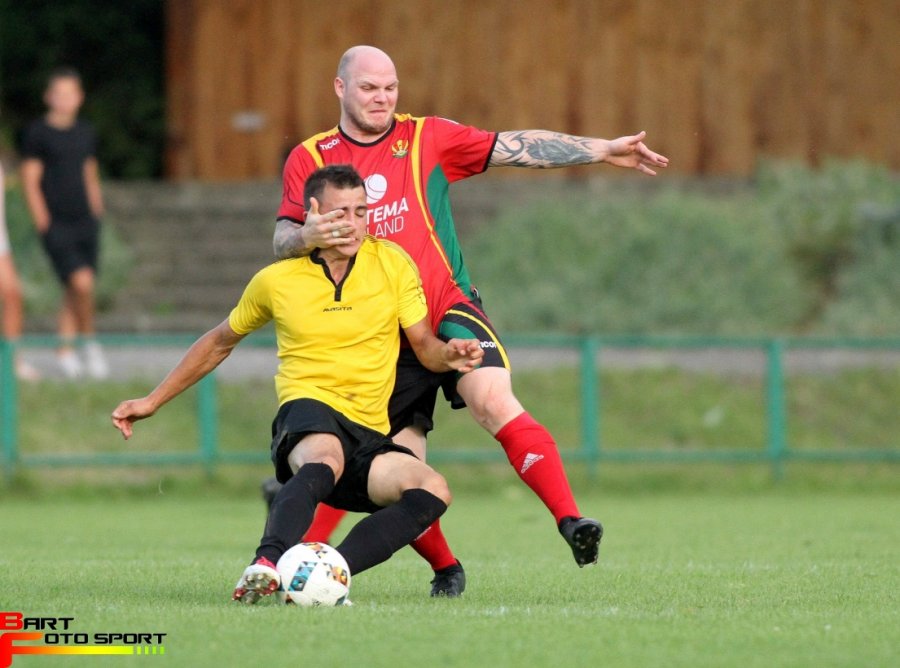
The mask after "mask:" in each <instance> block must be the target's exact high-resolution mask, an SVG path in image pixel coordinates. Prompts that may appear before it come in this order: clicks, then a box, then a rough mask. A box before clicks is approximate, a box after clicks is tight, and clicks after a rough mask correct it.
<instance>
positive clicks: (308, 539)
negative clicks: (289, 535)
mask: <svg viewBox="0 0 900 668" xmlns="http://www.w3.org/2000/svg"><path fill="white" fill-rule="evenodd" d="M346 514H347V511H346V510H338V509H337V508H332V507H331V506H329V505H328V504H327V503H320V504H319V507H318V508H316V514H315V516H314V517H313V521H312V524H310V525H309V529H307V530H306V533H305V534H303V538H302V539H301V540H302V541H303V542H304V543H329V541H330V540H331V534H333V533H334V530H335V529H337V525H338V524H340V523H341V520H342V519H344V515H346ZM329 544H330V543H329Z"/></svg>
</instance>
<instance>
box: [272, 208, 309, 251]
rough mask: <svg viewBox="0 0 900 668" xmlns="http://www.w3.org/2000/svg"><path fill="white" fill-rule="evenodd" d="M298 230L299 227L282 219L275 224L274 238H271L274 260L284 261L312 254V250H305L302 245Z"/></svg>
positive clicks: (301, 237)
mask: <svg viewBox="0 0 900 668" xmlns="http://www.w3.org/2000/svg"><path fill="white" fill-rule="evenodd" d="M300 229H301V226H300V225H297V224H296V223H292V222H291V221H289V220H285V219H284V218H282V219H280V220H278V221H277V222H276V223H275V236H274V237H273V238H272V247H273V250H274V251H275V259H277V260H286V259H287V258H291V257H303V256H305V255H309V254H310V253H311V252H312V250H313V249H312V248H306V246H305V245H304V243H303V236H302V235H301V234H300Z"/></svg>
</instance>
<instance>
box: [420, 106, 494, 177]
mask: <svg viewBox="0 0 900 668" xmlns="http://www.w3.org/2000/svg"><path fill="white" fill-rule="evenodd" d="M429 121H430V125H431V137H432V142H433V147H434V150H435V152H436V153H437V155H438V159H439V162H440V164H441V168H442V169H443V171H444V175H445V176H446V177H447V180H448V181H449V182H450V183H453V182H454V181H459V180H460V179H464V178H467V177H469V176H474V175H475V174H480V173H481V172H483V171H485V170H486V169H487V168H488V163H489V162H490V159H491V153H493V152H494V145H495V144H496V143H497V133H496V132H488V131H486V130H479V129H478V128H475V127H472V126H470V125H462V124H460V123H457V122H455V121H451V120H448V119H446V118H439V117H437V116H434V117H431V118H430V119H429Z"/></svg>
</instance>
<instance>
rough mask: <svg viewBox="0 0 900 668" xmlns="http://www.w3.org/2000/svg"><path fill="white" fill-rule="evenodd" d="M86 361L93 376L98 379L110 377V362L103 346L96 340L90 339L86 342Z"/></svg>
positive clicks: (88, 370)
mask: <svg viewBox="0 0 900 668" xmlns="http://www.w3.org/2000/svg"><path fill="white" fill-rule="evenodd" d="M84 361H85V364H86V366H87V372H88V375H89V376H90V377H91V378H96V379H97V380H103V379H105V378H109V364H108V363H107V362H106V355H104V354H103V348H101V347H100V344H99V343H97V342H96V341H88V342H87V343H85V344H84Z"/></svg>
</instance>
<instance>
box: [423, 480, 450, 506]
mask: <svg viewBox="0 0 900 668" xmlns="http://www.w3.org/2000/svg"><path fill="white" fill-rule="evenodd" d="M420 486H421V488H422V489H424V490H425V491H426V492H429V493H431V494H434V495H435V496H436V497H437V498H439V499H440V500H441V501H443V502H444V503H445V504H446V505H448V506H449V505H450V502H451V501H453V495H452V494H451V493H450V485H448V484H447V480H446V478H444V476H442V475H441V474H440V473H437V472H436V471H432V472H431V473H430V474H429V475H428V476H427V477H426V478H425V479H424V480H423V481H422V484H421V485H420Z"/></svg>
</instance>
